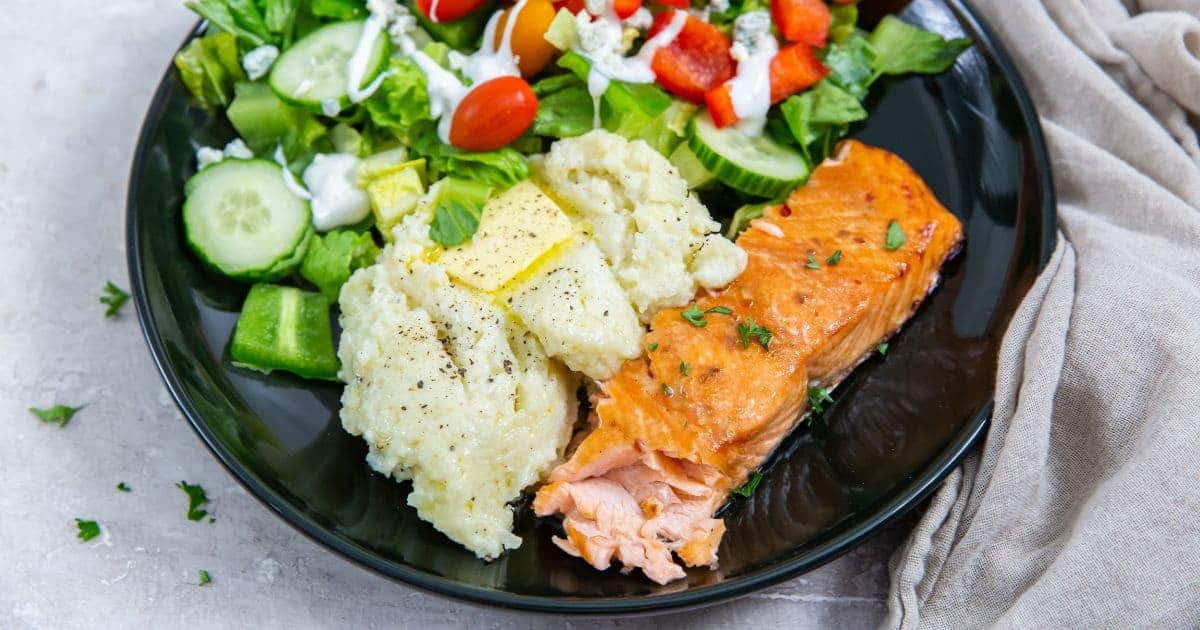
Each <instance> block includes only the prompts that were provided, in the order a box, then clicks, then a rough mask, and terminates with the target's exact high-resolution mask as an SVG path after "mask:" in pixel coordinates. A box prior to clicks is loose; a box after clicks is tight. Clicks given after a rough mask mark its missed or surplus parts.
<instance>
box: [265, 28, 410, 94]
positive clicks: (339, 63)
mask: <svg viewBox="0 0 1200 630" xmlns="http://www.w3.org/2000/svg"><path fill="white" fill-rule="evenodd" d="M365 24H366V21H365V20H357V21H354V22H336V23H334V24H330V25H329V26H323V27H321V28H319V29H317V30H315V31H313V32H311V33H309V34H308V35H306V36H304V38H303V39H301V40H300V41H298V42H296V43H295V44H293V45H292V47H291V48H288V49H287V50H285V51H284V52H283V54H282V55H280V56H279V59H277V60H276V61H275V65H274V66H272V68H271V75H270V77H268V78H267V82H268V83H269V84H270V85H271V89H272V90H275V93H276V94H277V95H279V98H281V99H283V100H284V101H286V102H288V103H292V104H293V105H299V106H302V107H305V108H308V109H311V110H313V111H317V112H321V111H322V103H324V102H325V101H329V100H336V101H337V103H338V106H339V108H343V109H344V108H346V107H348V106H349V105H350V97H349V96H348V95H347V94H346V87H347V85H348V84H349V82H350V79H349V74H348V73H347V72H346V65H347V64H348V63H349V62H350V57H351V56H352V55H353V54H354V49H355V48H357V47H358V40H359V39H360V38H361V37H362V32H363V26H364V25H365ZM389 49H390V44H389V42H388V36H387V33H380V34H379V36H378V37H376V38H375V45H374V46H373V47H372V48H371V56H370V58H369V61H368V62H367V71H366V73H365V74H363V80H362V83H361V84H360V85H359V87H360V88H362V87H366V86H367V85H370V83H371V81H374V80H375V77H376V76H377V75H378V74H379V73H380V72H382V71H383V69H384V67H385V66H386V65H387V62H388V55H389Z"/></svg>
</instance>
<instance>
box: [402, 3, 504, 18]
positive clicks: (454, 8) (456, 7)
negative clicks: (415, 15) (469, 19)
mask: <svg viewBox="0 0 1200 630" xmlns="http://www.w3.org/2000/svg"><path fill="white" fill-rule="evenodd" d="M434 2H435V0H417V9H420V11H421V15H424V16H425V17H427V18H429V19H430V20H432V21H434V22H452V21H454V20H457V19H458V18H461V17H464V16H466V15H467V14H468V13H472V12H474V11H475V9H478V8H479V7H481V6H483V5H485V4H487V2H488V0H436V2H437V15H436V16H434V15H430V14H429V12H430V11H431V10H432V9H433V4H434Z"/></svg>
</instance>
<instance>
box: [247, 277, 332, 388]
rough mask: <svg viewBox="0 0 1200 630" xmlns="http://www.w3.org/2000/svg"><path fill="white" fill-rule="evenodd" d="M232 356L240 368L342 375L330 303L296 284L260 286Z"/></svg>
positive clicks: (252, 291)
mask: <svg viewBox="0 0 1200 630" xmlns="http://www.w3.org/2000/svg"><path fill="white" fill-rule="evenodd" d="M229 358H230V359H231V360H232V361H233V364H234V365H236V366H238V367H244V368H249V369H252V370H258V371H259V372H271V371H272V370H286V371H288V372H291V373H293V374H297V375H299V376H303V377H304V378H318V379H326V380H333V379H336V378H337V371H338V360H337V355H336V354H334V351H333V330H332V329H331V328H330V326H329V301H328V300H326V299H325V296H323V295H321V294H320V293H313V292H311V291H301V290H300V289H297V288H295V287H281V286H277V285H273V284H256V285H254V286H253V287H251V289H250V293H249V295H247V296H246V302H245V303H244V304H242V314H241V315H239V316H238V321H237V327H236V328H234V330H233V341H232V342H230V344H229Z"/></svg>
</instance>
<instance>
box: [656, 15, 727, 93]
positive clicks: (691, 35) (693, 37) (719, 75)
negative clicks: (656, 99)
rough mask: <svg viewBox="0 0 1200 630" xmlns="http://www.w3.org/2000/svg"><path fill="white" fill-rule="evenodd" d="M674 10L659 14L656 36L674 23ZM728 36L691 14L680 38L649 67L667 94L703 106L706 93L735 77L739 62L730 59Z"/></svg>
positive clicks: (658, 53) (661, 51) (666, 47)
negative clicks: (672, 21) (672, 20)
mask: <svg viewBox="0 0 1200 630" xmlns="http://www.w3.org/2000/svg"><path fill="white" fill-rule="evenodd" d="M674 15H675V11H666V12H664V13H660V14H659V15H658V17H656V18H654V23H653V24H652V25H651V26H650V32H649V33H648V36H649V37H654V36H655V35H656V34H658V32H659V31H661V30H662V29H664V28H666V26H667V24H669V23H670V22H671V19H672V17H673V16H674ZM731 44H732V43H731V42H730V41H729V36H727V35H726V34H724V33H722V32H721V31H720V30H718V29H717V27H715V26H713V25H712V24H709V23H708V22H705V21H704V20H701V19H699V18H696V17H695V16H692V15H689V16H688V18H687V22H685V23H684V25H683V29H682V30H680V31H679V36H678V37H676V38H675V40H674V41H672V42H671V44H670V45H669V46H663V47H662V48H659V49H658V51H657V52H656V53H654V58H653V59H652V60H651V61H650V68H651V69H652V70H654V76H655V77H657V79H658V82H659V83H660V84H662V86H663V87H664V88H666V89H667V91H668V92H670V93H672V94H674V95H676V96H678V97H680V98H683V99H687V100H689V101H691V102H693V103H703V102H704V93H705V92H707V91H709V90H711V89H712V88H714V87H716V86H718V85H721V84H722V83H724V82H726V81H728V80H729V79H731V78H733V73H734V71H735V70H736V69H737V62H735V61H734V60H733V57H730V56H729V48H730V46H731Z"/></svg>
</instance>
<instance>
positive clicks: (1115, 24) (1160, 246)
mask: <svg viewBox="0 0 1200 630" xmlns="http://www.w3.org/2000/svg"><path fill="white" fill-rule="evenodd" d="M972 4H973V6H975V7H976V8H977V10H978V11H979V12H980V13H981V14H982V15H983V16H984V18H985V19H986V20H987V21H988V22H989V24H990V25H991V26H992V28H993V29H994V30H995V31H996V34H997V35H999V37H1000V39H1001V40H1002V41H1003V42H1004V44H1005V46H1006V47H1007V49H1008V51H1009V52H1010V54H1011V55H1012V56H1013V57H1014V59H1015V61H1016V63H1017V66H1018V67H1019V68H1020V71H1021V74H1022V76H1023V77H1024V79H1025V81H1026V83H1027V85H1028V87H1029V89H1030V91H1031V92H1032V94H1033V98H1034V100H1035V101H1036V103H1037V107H1038V113H1039V114H1040V115H1041V118H1042V126H1043V129H1044V131H1045V133H1046V137H1047V143H1048V144H1049V148H1050V154H1051V162H1052V167H1053V170H1054V182H1055V186H1056V188H1057V192H1058V201H1059V207H1058V212H1059V222H1060V228H1061V230H1062V233H1061V234H1060V241H1059V243H1060V244H1059V247H1058V250H1057V251H1056V252H1055V254H1054V257H1053V258H1052V260H1051V261H1050V264H1049V266H1048V267H1047V269H1046V270H1045V272H1044V273H1043V274H1042V276H1041V278H1040V279H1039V280H1038V282H1037V283H1036V285H1035V286H1034V287H1033V289H1032V291H1030V293H1029V295H1028V297H1027V298H1026V299H1025V301H1024V303H1023V304H1022V306H1021V307H1020V309H1019V311H1018V312H1017V314H1016V315H1015V317H1014V319H1013V321H1012V324H1011V328H1010V329H1009V331H1008V334H1007V336H1006V337H1005V340H1004V343H1003V346H1002V348H1001V351H1000V367H999V373H998V375H997V380H996V408H995V413H994V415H993V418H992V426H991V429H990V431H989V434H988V436H987V440H986V443H985V444H984V445H983V448H982V449H981V450H980V451H979V452H977V453H975V454H973V455H971V456H970V457H969V458H968V459H967V460H966V461H965V462H964V464H963V466H962V467H961V468H960V469H959V470H957V471H955V472H954V473H953V474H952V475H951V476H950V477H949V478H948V479H947V481H946V483H945V485H944V486H943V487H942V488H941V489H940V490H939V492H938V493H937V494H936V495H935V497H934V499H933V500H932V502H931V505H930V507H929V510H928V512H927V513H926V514H925V515H924V516H923V517H922V519H921V521H920V523H919V524H918V526H917V528H916V530H915V531H914V532H913V534H912V535H911V537H910V539H909V540H908V541H907V543H906V544H905V545H904V546H903V547H902V548H901V549H900V550H899V551H898V552H897V554H896V556H895V557H894V558H893V560H892V584H891V591H890V594H889V616H888V619H887V621H886V622H885V625H886V626H888V627H901V628H916V627H929V628H950V627H952V628H974V627H984V626H988V627H1022V628H1073V627H1086V628H1099V627H1111V628H1131V627H1155V628H1162V627H1192V628H1194V627H1200V147H1198V145H1197V134H1196V120H1197V118H1196V117H1197V116H1198V115H1200V0H1142V1H1135V0H1125V1H1124V2H1122V1H1119V0H1045V1H1044V2H1037V1H1035V0H975V1H974V2H973V3H972Z"/></svg>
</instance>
